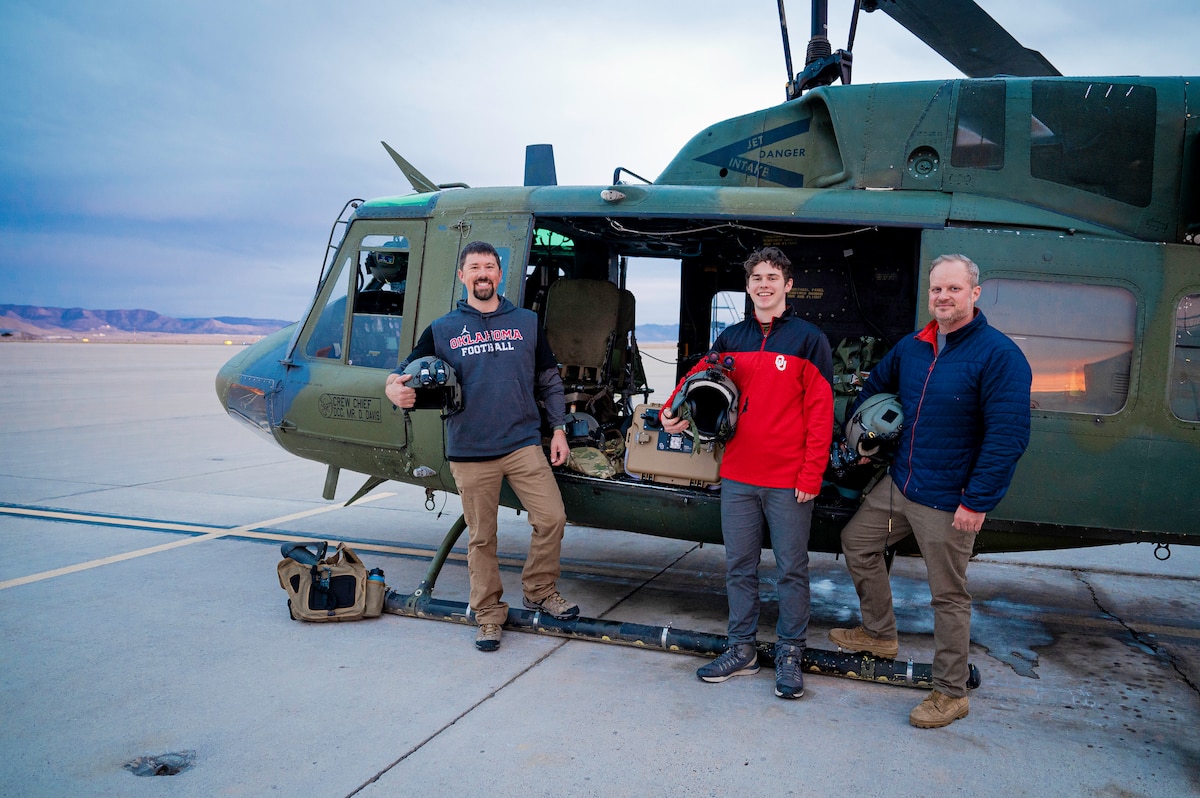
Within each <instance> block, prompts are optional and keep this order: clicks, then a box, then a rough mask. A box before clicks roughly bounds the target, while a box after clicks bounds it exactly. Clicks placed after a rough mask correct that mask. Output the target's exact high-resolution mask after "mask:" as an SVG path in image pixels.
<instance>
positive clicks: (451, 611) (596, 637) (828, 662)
mask: <svg viewBox="0 0 1200 798" xmlns="http://www.w3.org/2000/svg"><path fill="white" fill-rule="evenodd" d="M465 529H466V521H465V520H464V519H463V517H462V516H459V517H458V520H457V521H455V522H454V524H453V525H452V526H451V527H450V531H449V532H447V533H446V537H445V539H444V540H443V541H442V545H441V546H440V547H438V552H437V554H436V555H435V556H434V558H433V561H432V562H431V563H430V564H429V570H428V571H427V572H426V574H425V578H424V579H423V580H422V581H421V584H420V585H419V586H418V587H417V589H416V590H415V591H414V592H413V593H411V594H404V593H399V592H397V591H395V590H389V591H388V593H387V596H386V597H385V599H384V603H383V611H384V612H387V613H391V614H392V615H403V616H406V617H409V618H426V619H430V620H435V621H448V622H450V623H460V624H464V625H468V626H473V625H474V623H475V622H474V620H473V619H472V617H471V614H470V608H469V607H468V606H467V605H466V604H465V603H464V602H461V601H446V600H444V599H435V598H434V597H433V586H434V583H435V582H436V581H437V577H438V574H439V573H441V570H442V566H443V565H445V563H446V559H447V558H448V557H449V555H450V551H451V550H452V549H453V547H454V544H455V543H456V542H457V541H458V539H459V538H460V537H461V536H462V533H463V531H464V530H465ZM504 628H505V629H508V630H510V631H514V632H529V633H533V634H541V635H550V636H552V637H565V638H569V639H572V640H588V641H592V642H596V643H609V644H613V645H621V646H633V647H635V648H646V649H656V650H660V651H669V652H671V653H674V654H691V655H694V656H700V657H715V656H717V655H718V654H720V653H721V652H722V651H724V650H725V647H726V645H727V643H728V640H727V638H726V637H725V636H724V635H714V634H710V633H708V632H693V631H689V630H687V629H675V628H672V627H670V626H647V625H645V624H639V623H623V622H621V621H606V620H603V619H600V618H573V619H571V620H569V621H561V620H558V619H557V618H554V617H552V616H550V615H546V614H545V613H543V612H540V611H536V612H535V611H530V610H524V609H514V608H511V607H510V608H509V610H508V619H507V621H506V622H505V624H504ZM756 645H757V648H758V657H759V661H760V662H761V663H763V664H765V665H767V666H768V667H769V666H773V665H774V664H775V660H774V652H773V646H772V645H771V644H770V643H768V642H765V641H759V642H758V643H757V644H756ZM801 667H802V668H803V669H804V670H805V671H807V672H808V673H816V674H820V675H822V676H840V677H842V678H846V679H858V680H860V681H867V682H879V683H883V684H891V685H896V686H898V687H916V688H923V689H931V688H932V687H933V666H932V665H931V664H929V663H923V662H913V661H912V660H911V659H909V660H894V659H885V658H883V657H875V656H872V655H870V654H863V653H853V654H848V653H845V652H841V651H825V650H823V649H819V648H806V649H805V650H804V658H803V660H801ZM969 668H970V675H969V676H968V678H967V688H968V689H970V690H974V689H975V688H976V687H978V686H979V685H980V675H979V669H978V668H976V667H975V666H974V665H970V666H969Z"/></svg>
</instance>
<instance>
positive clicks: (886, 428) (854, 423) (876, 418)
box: [846, 393, 904, 457]
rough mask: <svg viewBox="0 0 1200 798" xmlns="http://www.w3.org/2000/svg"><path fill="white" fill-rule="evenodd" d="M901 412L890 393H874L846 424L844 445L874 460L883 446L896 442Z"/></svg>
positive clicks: (900, 426)
mask: <svg viewBox="0 0 1200 798" xmlns="http://www.w3.org/2000/svg"><path fill="white" fill-rule="evenodd" d="M903 429H904V409H903V408H902V407H901V406H900V397H898V396H896V394H894V393H877V394H875V395H874V396H872V397H871V398H870V399H868V400H867V401H865V402H863V403H862V406H860V407H859V408H858V410H857V411H856V412H855V413H854V415H853V416H851V417H850V420H849V421H848V422H846V444H847V445H848V446H849V447H850V450H851V451H853V452H857V453H858V454H860V455H861V456H863V457H874V456H875V455H876V454H878V453H879V450H880V449H881V448H883V446H884V444H888V443H894V442H896V441H897V440H899V439H900V432H901V430H903Z"/></svg>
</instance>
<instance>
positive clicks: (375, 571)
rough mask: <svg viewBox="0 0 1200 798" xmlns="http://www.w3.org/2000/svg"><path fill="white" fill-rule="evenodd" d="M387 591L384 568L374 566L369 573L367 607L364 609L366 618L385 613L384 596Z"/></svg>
mask: <svg viewBox="0 0 1200 798" xmlns="http://www.w3.org/2000/svg"><path fill="white" fill-rule="evenodd" d="M386 593H387V585H386V584H385V583H384V581H383V569H381V568H372V569H371V570H370V571H369V572H368V573H367V607H366V609H365V610H364V611H363V617H364V618H378V617H379V616H380V615H382V614H383V598H384V595H385V594H386Z"/></svg>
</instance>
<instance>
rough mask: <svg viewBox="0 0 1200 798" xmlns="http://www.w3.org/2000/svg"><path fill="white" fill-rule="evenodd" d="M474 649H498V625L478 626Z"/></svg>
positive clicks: (486, 624)
mask: <svg viewBox="0 0 1200 798" xmlns="http://www.w3.org/2000/svg"><path fill="white" fill-rule="evenodd" d="M475 648H477V649H479V650H480V651H495V650H496V649H498V648H500V624H498V623H481V624H479V631H478V632H477V633H476V634H475Z"/></svg>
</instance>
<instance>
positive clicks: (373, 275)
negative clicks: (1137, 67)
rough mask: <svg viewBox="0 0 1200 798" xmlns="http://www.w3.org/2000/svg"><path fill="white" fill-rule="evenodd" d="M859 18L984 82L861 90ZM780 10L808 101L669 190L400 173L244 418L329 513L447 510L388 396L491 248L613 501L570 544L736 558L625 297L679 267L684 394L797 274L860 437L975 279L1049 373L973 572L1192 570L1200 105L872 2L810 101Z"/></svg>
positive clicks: (569, 492)
mask: <svg viewBox="0 0 1200 798" xmlns="http://www.w3.org/2000/svg"><path fill="white" fill-rule="evenodd" d="M860 9H861V10H865V11H874V10H881V11H883V12H885V13H887V14H888V15H890V16H892V17H893V18H895V19H896V20H897V21H898V22H900V23H901V24H902V25H904V26H905V27H907V28H908V29H909V30H911V31H913V32H914V33H916V34H917V35H918V36H919V37H920V38H921V39H922V40H924V41H925V42H926V43H927V44H929V45H930V46H931V47H932V48H933V49H935V50H936V51H937V52H939V53H941V54H942V55H943V56H944V57H946V58H947V59H948V60H949V61H950V62H951V63H952V64H954V65H955V66H956V67H957V68H959V69H960V70H961V71H962V72H963V73H964V74H965V75H966V76H967V77H966V78H965V79H958V80H944V81H929V82H914V83H882V84H871V85H861V86H860V85H852V84H851V81H850V77H851V64H852V56H851V50H852V45H853V31H854V27H855V23H856V22H857V15H858V13H859V11H860ZM779 11H780V21H781V28H782V32H783V40H784V50H785V56H786V59H787V68H788V81H787V96H786V101H785V102H783V103H782V104H780V105H777V106H774V107H771V108H766V109H764V110H761V111H757V112H755V113H751V114H747V115H745V116H740V117H737V118H734V119H729V120H726V121H723V122H719V123H717V124H714V125H712V126H711V127H709V128H707V129H705V130H702V131H701V132H700V133H698V134H697V135H696V136H695V137H694V138H693V139H692V140H691V141H689V142H688V143H687V144H685V145H684V146H683V148H682V149H681V150H680V151H679V153H678V155H676V156H675V158H674V159H673V160H672V161H671V162H670V163H669V164H668V165H667V167H666V168H665V169H664V170H663V171H662V173H661V174H660V175H659V176H658V177H657V178H656V179H654V180H647V179H644V178H641V177H640V176H638V175H637V174H635V173H633V172H631V171H629V170H627V169H624V168H617V169H616V170H615V171H614V173H613V175H612V181H611V182H610V183H608V184H604V185H593V186H559V185H556V180H555V176H554V165H553V156H552V153H551V152H550V150H549V147H548V146H546V145H535V146H532V147H530V148H529V151H528V152H527V161H526V179H525V185H524V186H520V187H504V188H469V187H467V186H465V185H462V184H440V185H439V184H436V183H434V182H433V181H431V180H430V179H429V178H427V177H425V176H424V175H422V174H421V173H420V172H419V171H418V170H417V169H416V168H414V167H413V166H412V165H411V164H410V163H408V162H407V161H406V160H405V159H404V158H403V157H401V156H400V155H399V154H398V153H396V152H395V151H394V150H392V149H391V148H390V147H387V145H386V144H385V145H384V146H385V147H386V148H387V151H388V152H389V154H390V155H391V157H392V158H393V160H394V161H395V162H396V163H397V165H398V166H399V167H400V168H401V170H402V171H403V172H404V174H405V175H406V176H407V178H408V180H409V181H410V183H411V184H412V187H413V189H414V193H409V194H406V195H403V196H395V197H384V198H380V199H374V200H370V201H365V202H364V201H361V200H353V201H351V202H350V203H347V205H346V207H345V208H344V209H343V211H342V214H341V215H340V217H339V218H338V220H337V222H336V224H335V225H334V231H333V233H331V236H330V247H329V250H328V252H327V255H326V258H325V262H324V267H323V270H322V272H321V275H320V280H319V283H318V286H317V290H316V292H315V295H314V298H313V301H312V303H311V305H310V306H309V308H308V310H307V311H306V312H305V313H304V316H303V318H302V319H301V320H300V321H299V322H298V323H296V324H295V325H293V326H291V327H288V328H286V329H284V330H281V331H280V332H279V333H277V334H275V335H273V336H270V337H268V338H266V339H264V340H262V341H261V342H259V343H257V344H256V345H254V346H252V347H249V348H247V349H246V350H243V351H242V352H240V353H239V354H238V355H237V356H235V357H234V358H233V359H232V360H230V361H229V363H227V364H226V365H225V366H224V367H223V368H222V369H221V371H220V374H219V375H218V377H217V392H218V395H219V397H220V400H221V402H222V403H223V404H224V406H225V407H226V409H227V410H228V412H229V413H230V415H231V416H233V417H234V418H236V419H239V420H241V421H244V422H246V423H248V424H249V425H250V426H251V427H252V428H254V429H255V430H257V431H259V432H261V433H263V434H265V435H266V436H267V437H268V438H270V439H271V440H273V441H274V442H276V443H277V444H278V445H280V446H282V447H283V448H284V449H286V450H288V451H289V452H292V453H293V454H296V455H298V456H300V457H304V458H308V459H311V460H315V461H318V462H322V463H326V464H327V465H328V466H329V476H328V478H327V480H326V485H325V496H326V497H327V498H332V496H333V491H334V487H335V485H336V481H337V479H338V474H339V471H340V470H341V469H348V470H351V471H355V472H359V473H361V474H366V475H368V476H369V479H368V481H367V483H366V484H365V485H364V486H363V488H362V489H361V490H360V491H359V493H358V494H357V495H356V496H355V498H359V497H361V496H362V495H363V494H365V493H366V492H367V491H369V490H371V489H373V488H375V487H376V486H378V485H379V484H381V483H383V482H384V481H387V480H398V481H403V482H408V483H411V484H415V485H419V486H423V487H425V488H426V489H427V492H428V493H429V495H432V493H433V492H434V491H454V490H455V486H454V483H453V480H452V478H451V475H450V470H449V468H448V467H447V466H446V462H445V453H444V448H443V425H442V420H441V418H440V414H439V412H438V411H437V410H435V409H425V410H415V411H412V412H409V413H405V412H404V411H401V410H398V409H396V408H395V407H393V406H392V404H391V403H390V402H389V401H388V400H387V399H386V397H385V396H384V390H383V388H384V377H385V375H386V374H387V373H388V372H389V371H390V370H392V369H393V368H395V367H396V365H397V362H398V361H399V360H400V359H401V358H402V357H404V356H405V355H406V354H407V353H408V352H409V351H410V350H411V348H412V346H413V344H414V342H415V340H416V337H417V336H418V335H419V334H420V332H421V331H422V330H423V329H424V328H425V327H426V326H427V325H428V324H429V323H430V322H431V321H432V320H433V319H434V318H436V317H438V316H440V315H441V314H443V313H445V312H446V311H448V310H450V309H451V308H452V307H453V306H454V304H455V303H456V301H457V300H458V299H459V298H461V297H462V296H463V295H464V293H463V292H464V289H463V286H462V285H461V284H460V283H458V282H457V281H456V277H455V264H456V262H457V257H458V253H459V251H460V249H461V248H462V246H463V245H464V244H466V243H467V242H469V241H472V240H476V239H480V240H484V241H488V242H490V243H492V244H493V245H495V246H496V247H497V249H498V250H499V251H500V253H501V255H502V259H503V263H502V266H503V269H504V293H505V295H506V296H508V297H509V298H510V299H512V300H513V301H514V302H516V303H517V304H519V305H523V306H525V307H529V308H533V309H536V310H537V311H538V313H539V314H540V315H541V317H542V318H543V320H544V322H545V325H546V329H547V332H548V335H549V336H550V341H551V344H552V346H553V348H554V350H555V352H556V354H557V355H558V357H559V359H560V361H561V362H562V372H563V377H564V383H565V385H566V394H567V402H568V405H569V407H568V408H567V409H568V410H569V411H571V415H570V416H569V419H570V421H571V441H572V445H573V446H577V447H585V446H586V447H589V449H591V450H599V451H601V452H603V453H605V454H606V455H607V457H606V459H607V460H608V461H609V464H610V465H612V466H614V468H613V470H614V471H615V472H616V473H612V474H610V473H606V472H605V471H604V470H603V469H602V470H600V471H596V470H592V471H588V472H587V473H581V472H579V471H574V470H570V469H567V468H560V469H558V470H557V477H558V481H559V485H560V488H561V490H562V494H563V499H564V501H565V503H566V507H567V514H568V518H569V519H570V521H571V522H573V523H575V524H579V525H585V526H595V527H601V528H609V529H623V530H629V531H632V532H637V533H644V534H650V535H659V536H666V537H674V538H681V539H689V540H696V541H701V542H712V543H717V542H720V540H721V532H720V522H719V508H718V504H719V496H720V492H719V487H717V486H716V485H714V484H713V483H714V480H713V476H714V475H715V465H714V464H715V461H716V458H717V457H719V454H720V451H719V446H714V445H712V444H704V443H703V442H701V441H692V440H690V439H688V440H684V441H674V442H668V441H666V440H665V439H664V437H663V436H664V435H665V433H663V432H662V431H661V430H655V429H654V427H653V421H652V419H650V420H647V419H646V418H645V411H644V409H643V405H648V404H651V403H649V402H648V398H649V393H650V391H651V389H652V388H656V389H658V390H659V391H661V393H660V394H659V395H666V393H667V392H669V391H670V389H671V387H672V385H655V386H650V385H648V384H647V382H646V376H645V371H644V369H643V368H642V365H641V353H640V352H639V349H638V345H637V341H636V334H635V331H636V312H635V305H634V302H633V301H632V297H631V294H630V292H629V290H628V289H627V285H626V282H627V279H628V278H629V275H630V274H631V273H635V272H636V270H637V269H638V268H639V267H641V266H642V265H643V264H646V263H647V262H655V261H659V262H661V261H662V260H667V261H670V262H672V263H675V264H678V265H679V275H680V278H679V313H678V340H677V342H676V344H677V352H678V358H677V368H676V372H675V377H676V378H678V377H679V376H680V375H682V374H683V373H684V372H685V371H686V370H687V369H688V368H689V367H690V366H691V365H692V364H693V363H694V362H696V360H697V359H698V358H699V357H700V356H701V355H702V354H703V353H704V352H705V351H706V350H707V349H708V347H709V345H710V342H711V339H712V337H713V334H714V333H713V330H714V327H715V325H716V322H717V320H716V318H715V314H716V309H717V307H718V305H719V303H720V302H719V299H718V298H719V297H727V296H728V295H729V294H728V293H727V292H740V291H742V290H743V288H744V281H743V280H744V278H743V273H742V271H741V266H740V264H741V261H742V259H743V258H744V256H745V255H746V254H747V253H748V252H749V251H751V250H754V249H756V248H758V247H761V246H764V245H773V246H778V247H780V248H782V249H783V250H784V251H785V252H786V253H787V254H788V256H789V257H790V258H791V260H792V261H793V263H794V264H795V269H796V275H795V283H794V290H793V292H792V294H791V296H790V298H789V301H790V302H791V304H792V305H793V306H794V307H795V308H796V310H797V312H798V313H799V314H800V315H802V316H803V317H804V318H807V319H809V320H811V321H812V322H814V323H816V324H817V325H818V326H819V327H820V328H821V329H823V330H824V331H825V332H826V334H827V335H828V337H829V339H830V341H831V343H832V344H833V345H834V347H835V349H836V355H835V357H836V359H837V360H838V361H839V363H840V365H841V366H842V367H843V368H842V369H841V374H840V375H839V378H838V391H839V396H840V399H841V402H840V403H839V407H841V408H844V407H845V405H846V403H847V402H848V401H849V400H850V399H852V398H853V391H854V389H855V386H856V384H857V381H858V380H859V379H860V378H861V376H862V374H863V373H864V372H866V371H868V370H869V367H870V364H871V362H872V361H873V360H874V359H877V358H878V357H879V356H881V355H882V354H883V353H884V352H885V351H886V350H887V348H888V347H889V346H890V345H891V344H892V343H893V342H895V341H896V340H897V339H898V338H899V337H900V336H903V335H905V334H907V333H909V332H911V331H912V330H914V329H916V328H917V327H919V326H921V325H922V324H923V323H925V322H926V321H928V317H927V315H926V314H927V312H926V310H925V300H924V297H925V294H926V287H927V286H926V282H927V277H926V274H925V271H926V269H925V267H926V265H927V264H928V263H929V262H930V261H931V260H932V259H933V258H934V257H935V256H937V255H939V254H942V253H947V252H963V253H967V254H969V255H970V256H971V257H972V258H973V259H974V260H975V261H976V262H977V263H979V265H980V268H981V272H982V274H981V280H982V285H983V295H982V297H981V299H980V302H979V305H980V307H981V308H982V309H983V311H984V312H985V313H986V314H987V316H988V318H989V320H990V322H991V323H992V324H993V325H994V326H996V327H998V328H1000V329H1001V330H1003V331H1004V332H1006V333H1007V334H1008V335H1010V336H1011V337H1012V338H1013V339H1014V340H1016V341H1017V343H1018V344H1019V345H1020V346H1021V348H1022V349H1023V350H1024V352H1025V353H1026V355H1027V357H1028V358H1029V361H1030V363H1031V365H1032V367H1033V372H1034V382H1033V402H1034V406H1033V435H1032V441H1031V443H1030V446H1029V449H1028V451H1027V453H1026V454H1025V456H1024V458H1023V459H1022V460H1021V462H1020V465H1019V467H1018V469H1017V474H1016V478H1015V480H1014V482H1013V485H1012V487H1011V489H1010V491H1009V493H1008V495H1007V497H1006V498H1005V499H1004V501H1003V502H1002V503H1001V505H1000V506H999V507H998V508H997V509H996V510H995V511H994V512H992V513H989V514H988V517H987V521H986V524H985V525H984V528H983V530H982V532H981V533H980V534H979V536H978V538H977V543H976V548H977V550H978V551H980V552H984V551H1006V550H1008V551H1012V550H1031V549H1050V548H1069V547H1078V546H1089V545H1100V544H1109V543H1119V542H1130V541H1146V542H1151V543H1155V544H1159V545H1160V546H1163V547H1167V546H1169V545H1170V544H1173V543H1179V544H1196V543H1200V528H1197V527H1196V524H1195V522H1194V521H1193V519H1194V518H1197V517H1198V516H1200V490H1197V489H1196V481H1197V475H1200V246H1198V244H1200V119H1198V118H1197V116H1196V115H1195V112H1194V111H1193V110H1190V109H1192V108H1194V107H1195V106H1196V105H1197V104H1200V89H1198V86H1200V78H1196V77H1062V76H1060V75H1059V73H1058V72H1057V70H1055V69H1054V67H1053V66H1051V64H1050V63H1049V62H1048V61H1047V60H1046V59H1045V58H1043V57H1042V56H1041V55H1040V54H1039V53H1036V52H1033V51H1030V50H1027V49H1025V48H1024V47H1022V46H1021V45H1020V44H1018V43H1017V42H1016V41H1015V40H1014V39H1013V38H1012V37H1011V36H1010V35H1009V34H1007V33H1006V32H1005V31H1004V30H1003V29H1002V28H1000V26H999V25H998V24H996V23H995V22H994V21H993V20H992V19H991V18H990V17H989V16H988V15H987V14H986V13H985V12H984V11H983V10H982V9H981V8H979V6H977V5H976V4H975V3H974V2H971V1H970V0H920V1H918V0H861V2H860V3H857V4H856V5H855V8H854V15H855V16H854V21H852V23H851V26H850V30H851V42H850V46H848V47H847V49H846V50H837V51H833V49H832V47H831V46H830V44H829V41H828V39H827V37H826V34H825V32H826V21H827V9H826V3H825V2H824V0H817V1H816V2H814V3H813V12H812V23H813V24H812V28H813V32H812V38H811V40H810V43H809V46H808V53H807V57H806V64H805V66H804V68H803V69H802V70H800V72H799V73H795V72H793V70H792V66H791V56H790V54H789V46H788V35H787V26H786V23H785V22H784V15H783V4H782V0H780V2H779ZM837 83H840V84H841V85H834V84H837ZM648 259H653V260H648ZM721 301H723V300H721ZM464 345H470V344H469V342H464ZM466 401H472V398H471V397H469V396H468V397H467V398H466ZM476 401H478V399H476ZM638 447H641V449H639V448H638ZM672 447H674V448H672ZM622 448H624V450H625V454H623V455H622V454H621V450H622ZM639 451H641V454H638V452H639ZM672 458H673V459H672ZM829 477H830V480H829V485H828V486H827V490H826V491H825V492H823V493H822V494H821V496H820V497H819V499H818V502H817V508H816V512H815V514H814V526H813V534H812V548H813V549H814V550H820V551H837V550H838V531H839V529H840V528H841V526H842V525H843V524H844V523H845V521H846V520H847V519H848V518H849V517H850V515H851V514H852V513H853V510H854V506H855V495H856V490H857V489H859V488H861V487H862V483H863V481H865V479H866V478H867V477H866V476H864V474H863V473H862V472H861V471H859V472H856V471H855V470H854V469H849V470H848V471H847V472H845V473H843V474H839V473H837V472H835V470H834V469H831V471H830V474H829ZM505 500H506V501H507V502H508V503H509V504H510V505H511V506H514V507H516V506H518V502H517V500H516V497H515V496H514V495H512V494H506V497H505ZM457 531H458V532H461V525H460V526H459V529H458V530H457ZM455 537H456V532H455V530H451V533H450V535H448V537H447V545H445V546H443V548H444V549H446V550H448V548H449V544H451V543H452V542H453V539H454V538H455ZM1158 553H1159V555H1160V556H1165V555H1168V554H1169V549H1164V550H1161V551H1159V552H1158Z"/></svg>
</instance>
